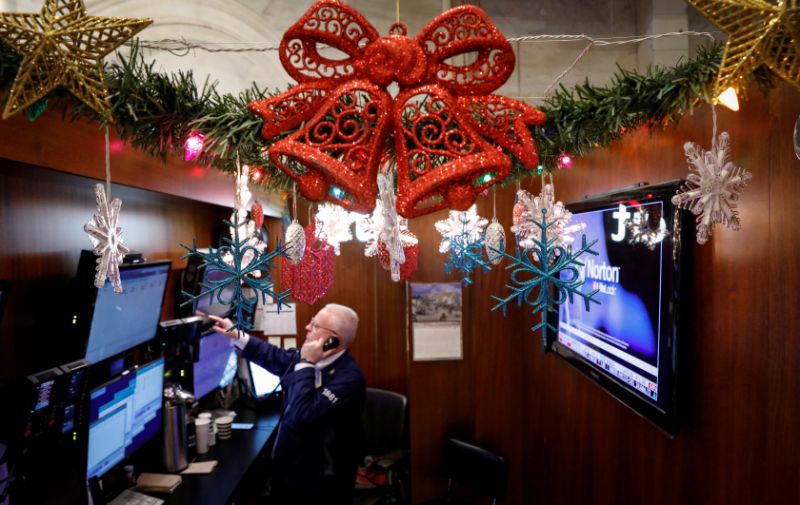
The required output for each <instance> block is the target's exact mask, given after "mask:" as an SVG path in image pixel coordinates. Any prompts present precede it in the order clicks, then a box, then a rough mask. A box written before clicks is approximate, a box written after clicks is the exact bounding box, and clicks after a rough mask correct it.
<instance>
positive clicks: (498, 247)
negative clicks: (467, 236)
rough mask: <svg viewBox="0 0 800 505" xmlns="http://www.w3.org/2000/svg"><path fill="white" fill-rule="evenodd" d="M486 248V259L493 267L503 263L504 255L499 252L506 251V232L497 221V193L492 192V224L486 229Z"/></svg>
mask: <svg viewBox="0 0 800 505" xmlns="http://www.w3.org/2000/svg"><path fill="white" fill-rule="evenodd" d="M484 246H485V247H486V257H487V258H488V260H489V263H491V264H492V265H498V264H499V263H500V262H501V261H503V255H502V254H501V253H499V252H498V251H505V250H506V230H505V229H504V228H503V225H502V224H500V223H499V222H498V221H497V193H496V190H493V191H492V222H491V223H489V226H487V227H486V236H485V238H484Z"/></svg>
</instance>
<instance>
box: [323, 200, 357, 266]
mask: <svg viewBox="0 0 800 505" xmlns="http://www.w3.org/2000/svg"><path fill="white" fill-rule="evenodd" d="M314 220H315V221H316V226H315V232H314V233H315V236H316V238H317V239H319V240H321V241H323V242H325V243H327V244H328V245H330V246H331V247H333V252H334V253H336V256H339V254H340V253H341V251H340V249H339V246H340V244H341V243H342V242H347V241H348V240H352V239H353V234H352V233H351V232H350V225H352V224H353V216H352V215H351V214H350V213H349V212H348V211H346V210H345V209H343V208H342V207H340V206H338V205H334V204H332V203H323V204H321V205H320V206H319V208H318V209H317V215H316V217H315V218H314Z"/></svg>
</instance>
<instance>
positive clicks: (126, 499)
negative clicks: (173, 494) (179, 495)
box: [108, 489, 164, 505]
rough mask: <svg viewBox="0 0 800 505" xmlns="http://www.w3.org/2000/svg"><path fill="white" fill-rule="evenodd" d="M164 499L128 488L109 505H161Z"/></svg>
mask: <svg viewBox="0 0 800 505" xmlns="http://www.w3.org/2000/svg"><path fill="white" fill-rule="evenodd" d="M162 503H164V500H159V499H158V498H154V497H152V496H149V495H146V494H143V493H137V492H136V491H131V490H130V489H126V490H125V491H123V492H122V493H120V495H119V496H117V497H116V498H114V500H113V501H112V502H111V503H109V504H108V505H161V504H162Z"/></svg>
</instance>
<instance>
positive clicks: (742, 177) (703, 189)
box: [672, 132, 753, 244]
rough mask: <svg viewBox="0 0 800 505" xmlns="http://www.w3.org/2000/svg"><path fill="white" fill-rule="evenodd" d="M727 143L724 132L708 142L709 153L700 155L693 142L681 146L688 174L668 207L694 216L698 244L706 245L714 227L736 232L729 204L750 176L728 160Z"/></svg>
mask: <svg viewBox="0 0 800 505" xmlns="http://www.w3.org/2000/svg"><path fill="white" fill-rule="evenodd" d="M729 142H730V135H728V132H722V133H720V134H719V137H718V138H717V139H713V140H712V145H711V150H710V151H704V150H703V149H701V148H700V147H699V146H698V145H697V144H695V143H694V142H687V143H685V144H684V145H683V150H684V151H685V152H686V160H687V161H688V162H689V172H690V173H689V176H688V177H686V184H684V186H683V188H681V190H680V191H679V192H678V194H676V195H675V196H673V197H672V204H673V205H675V206H677V207H680V208H682V209H688V210H689V211H690V212H691V213H692V214H694V215H696V216H697V243H698V244H705V243H706V242H707V241H708V237H709V236H711V229H712V228H713V226H714V225H715V224H717V223H722V224H724V225H725V226H727V227H728V228H730V229H731V230H738V229H739V213H738V212H737V211H736V210H735V209H736V204H735V203H733V202H735V201H736V200H738V199H739V193H741V191H742V189H744V187H745V186H747V183H748V182H750V179H752V177H753V176H752V174H751V173H750V172H748V171H747V170H745V169H743V168H739V167H737V166H735V165H734V164H733V163H732V162H731V161H730V160H729V159H728V158H729V147H730V146H729Z"/></svg>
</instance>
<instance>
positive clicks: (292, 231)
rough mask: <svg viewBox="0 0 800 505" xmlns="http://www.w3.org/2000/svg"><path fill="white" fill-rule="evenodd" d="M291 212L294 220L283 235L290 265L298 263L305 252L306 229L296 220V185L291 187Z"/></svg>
mask: <svg viewBox="0 0 800 505" xmlns="http://www.w3.org/2000/svg"><path fill="white" fill-rule="evenodd" d="M292 212H293V213H294V220H293V221H292V224H290V225H289V227H288V228H286V234H285V235H284V237H283V241H284V252H285V253H286V257H287V258H289V261H291V262H292V265H299V264H300V262H301V261H303V254H305V252H306V231H305V230H304V229H303V227H302V226H301V225H300V223H299V222H298V221H297V186H294V187H293V189H292Z"/></svg>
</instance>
